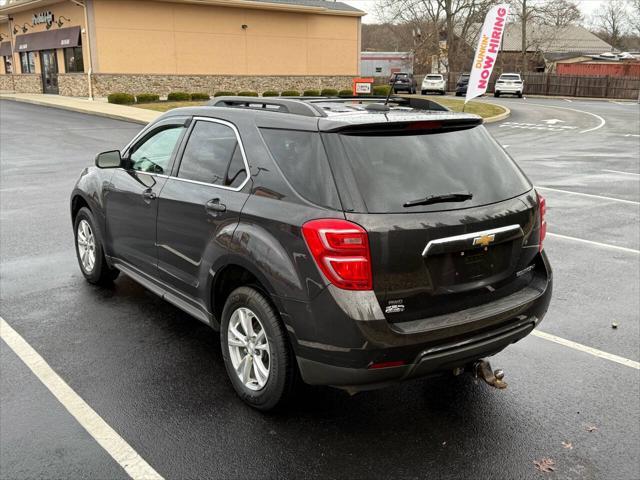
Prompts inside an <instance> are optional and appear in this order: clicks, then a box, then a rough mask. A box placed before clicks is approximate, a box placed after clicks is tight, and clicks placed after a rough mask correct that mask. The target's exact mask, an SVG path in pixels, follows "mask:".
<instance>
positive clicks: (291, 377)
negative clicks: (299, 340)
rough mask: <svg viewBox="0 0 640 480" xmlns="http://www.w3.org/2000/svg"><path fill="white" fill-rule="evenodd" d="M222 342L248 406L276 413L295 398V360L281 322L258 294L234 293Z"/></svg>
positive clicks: (226, 311) (226, 309) (223, 325)
mask: <svg viewBox="0 0 640 480" xmlns="http://www.w3.org/2000/svg"><path fill="white" fill-rule="evenodd" d="M220 342H221V346H222V356H223V358H224V363H225V366H226V369H227V374H228V375H229V379H230V380H231V384H232V385H233V388H234V389H235V391H236V393H237V394H238V396H239V397H240V398H242V400H244V401H245V402H246V403H247V404H248V405H250V406H251V407H253V408H256V409H258V410H262V411H267V410H272V409H274V408H276V407H277V406H279V405H281V404H283V403H284V402H285V401H286V400H287V399H288V397H289V396H290V395H291V394H292V392H293V387H294V384H295V379H296V364H295V357H294V355H293V352H292V350H291V346H290V345H289V339H288V338H287V333H286V331H285V329H284V327H283V325H282V323H281V321H280V318H279V317H278V315H277V313H276V312H275V310H274V309H273V307H272V306H271V304H270V303H269V301H268V300H267V299H266V297H265V296H264V295H263V294H262V293H260V292H259V291H258V290H256V289H254V288H251V287H240V288H237V289H235V290H234V291H233V292H231V294H230V295H229V298H227V301H226V303H225V305H224V309H223V311H222V322H221V325H220Z"/></svg>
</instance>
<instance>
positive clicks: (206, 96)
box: [191, 92, 211, 100]
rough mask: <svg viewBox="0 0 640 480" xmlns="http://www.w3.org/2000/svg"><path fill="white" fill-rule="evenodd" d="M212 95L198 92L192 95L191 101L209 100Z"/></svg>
mask: <svg viewBox="0 0 640 480" xmlns="http://www.w3.org/2000/svg"><path fill="white" fill-rule="evenodd" d="M209 99H211V95H209V94H208V93H204V92H196V93H192V94H191V100H209Z"/></svg>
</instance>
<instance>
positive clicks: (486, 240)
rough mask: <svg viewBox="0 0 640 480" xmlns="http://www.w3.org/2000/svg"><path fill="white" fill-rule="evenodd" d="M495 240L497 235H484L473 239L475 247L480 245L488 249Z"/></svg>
mask: <svg viewBox="0 0 640 480" xmlns="http://www.w3.org/2000/svg"><path fill="white" fill-rule="evenodd" d="M495 239H496V236H495V235H482V236H480V237H476V238H474V239H473V246H474V247H475V246H477V245H480V246H481V247H486V246H488V245H489V244H490V243H491V242H493V241H494V240H495Z"/></svg>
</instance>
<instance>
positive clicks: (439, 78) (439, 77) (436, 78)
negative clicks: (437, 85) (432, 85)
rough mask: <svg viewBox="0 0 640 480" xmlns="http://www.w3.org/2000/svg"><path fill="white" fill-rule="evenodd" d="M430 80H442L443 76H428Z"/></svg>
mask: <svg viewBox="0 0 640 480" xmlns="http://www.w3.org/2000/svg"><path fill="white" fill-rule="evenodd" d="M427 78H428V79H429V80H442V75H427Z"/></svg>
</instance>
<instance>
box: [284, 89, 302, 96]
mask: <svg viewBox="0 0 640 480" xmlns="http://www.w3.org/2000/svg"><path fill="white" fill-rule="evenodd" d="M280 95H282V96H283V97H299V96H300V92H298V91H297V90H285V91H284V92H282V93H281V94H280Z"/></svg>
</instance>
